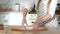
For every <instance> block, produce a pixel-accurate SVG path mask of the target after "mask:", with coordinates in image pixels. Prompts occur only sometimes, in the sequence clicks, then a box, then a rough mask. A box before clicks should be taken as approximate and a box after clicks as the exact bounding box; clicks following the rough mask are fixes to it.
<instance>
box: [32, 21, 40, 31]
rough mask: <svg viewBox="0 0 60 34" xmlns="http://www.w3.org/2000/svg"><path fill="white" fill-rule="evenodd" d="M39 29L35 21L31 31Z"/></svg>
mask: <svg viewBox="0 0 60 34" xmlns="http://www.w3.org/2000/svg"><path fill="white" fill-rule="evenodd" d="M38 27H39V23H38V22H37V21H36V22H35V23H34V25H33V30H35V29H37V28H38Z"/></svg>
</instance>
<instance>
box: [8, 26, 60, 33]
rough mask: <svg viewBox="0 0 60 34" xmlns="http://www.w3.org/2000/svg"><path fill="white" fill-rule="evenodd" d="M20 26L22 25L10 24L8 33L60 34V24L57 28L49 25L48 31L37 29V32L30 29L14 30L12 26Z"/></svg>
mask: <svg viewBox="0 0 60 34" xmlns="http://www.w3.org/2000/svg"><path fill="white" fill-rule="evenodd" d="M12 27H14V28H20V26H8V32H7V34H59V33H60V26H58V27H57V28H53V27H48V30H47V31H36V32H32V31H30V32H28V31H25V32H23V31H12V30H11V28H12Z"/></svg>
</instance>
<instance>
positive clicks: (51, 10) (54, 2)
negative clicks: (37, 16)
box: [48, 0, 57, 18]
mask: <svg viewBox="0 0 60 34" xmlns="http://www.w3.org/2000/svg"><path fill="white" fill-rule="evenodd" d="M56 7H57V0H51V4H50V8H49V12H48V13H49V14H50V15H51V16H52V17H53V16H54V14H55V10H56ZM52 17H51V18H52Z"/></svg>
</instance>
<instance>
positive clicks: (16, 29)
mask: <svg viewBox="0 0 60 34" xmlns="http://www.w3.org/2000/svg"><path fill="white" fill-rule="evenodd" d="M11 30H12V31H21V32H22V31H27V32H37V31H47V28H38V29H36V30H29V29H27V30H24V28H12V29H11Z"/></svg>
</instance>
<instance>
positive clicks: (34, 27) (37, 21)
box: [22, 8, 51, 29]
mask: <svg viewBox="0 0 60 34" xmlns="http://www.w3.org/2000/svg"><path fill="white" fill-rule="evenodd" d="M27 13H28V10H27V9H26V8H24V9H23V20H22V26H24V23H26V24H27V21H26V15H27ZM50 18H51V15H50V14H47V15H45V16H44V17H42V18H40V19H37V20H36V22H35V23H34V25H33V29H37V28H40V27H39V25H38V24H40V23H43V22H44V21H46V20H48V19H50Z"/></svg>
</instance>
